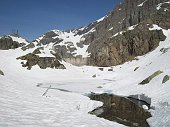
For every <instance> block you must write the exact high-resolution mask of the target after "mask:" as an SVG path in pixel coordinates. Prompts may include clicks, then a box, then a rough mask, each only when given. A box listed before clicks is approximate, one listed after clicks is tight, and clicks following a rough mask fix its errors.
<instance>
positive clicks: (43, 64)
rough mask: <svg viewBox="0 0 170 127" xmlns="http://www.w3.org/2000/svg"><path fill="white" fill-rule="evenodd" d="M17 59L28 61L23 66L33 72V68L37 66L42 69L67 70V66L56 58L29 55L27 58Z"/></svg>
mask: <svg viewBox="0 0 170 127" xmlns="http://www.w3.org/2000/svg"><path fill="white" fill-rule="evenodd" d="M17 59H20V60H26V61H27V62H26V63H23V62H22V66H23V67H27V69H28V70H31V68H32V66H35V65H38V66H39V67H40V68H41V69H46V68H55V69H65V66H64V65H63V64H61V63H60V62H59V61H58V60H57V59H56V58H55V57H39V56H38V55H35V54H33V53H29V54H27V55H25V56H21V57H18V58H17Z"/></svg>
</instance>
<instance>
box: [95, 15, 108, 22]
mask: <svg viewBox="0 0 170 127" xmlns="http://www.w3.org/2000/svg"><path fill="white" fill-rule="evenodd" d="M105 17H106V16H104V17H102V18H100V19H98V20H97V22H101V21H103V20H104V19H105Z"/></svg>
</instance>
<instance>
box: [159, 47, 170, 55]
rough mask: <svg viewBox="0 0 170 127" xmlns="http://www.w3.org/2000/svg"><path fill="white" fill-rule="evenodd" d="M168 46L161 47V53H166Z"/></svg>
mask: <svg viewBox="0 0 170 127" xmlns="http://www.w3.org/2000/svg"><path fill="white" fill-rule="evenodd" d="M169 49H170V48H161V49H160V51H161V52H162V54H164V53H166V52H167V51H168V50H169Z"/></svg>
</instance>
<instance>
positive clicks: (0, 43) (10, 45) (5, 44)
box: [0, 36, 22, 50]
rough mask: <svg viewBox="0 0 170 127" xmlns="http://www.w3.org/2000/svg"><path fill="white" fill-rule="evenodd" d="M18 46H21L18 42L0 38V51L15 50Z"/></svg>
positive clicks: (5, 37) (7, 37) (8, 38)
mask: <svg viewBox="0 0 170 127" xmlns="http://www.w3.org/2000/svg"><path fill="white" fill-rule="evenodd" d="M20 46H22V45H21V44H20V43H19V42H16V41H13V40H12V38H11V37H9V36H4V37H2V38H0V50H8V49H15V48H18V47H20Z"/></svg>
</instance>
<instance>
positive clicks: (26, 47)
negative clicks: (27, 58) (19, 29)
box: [21, 43, 35, 51]
mask: <svg viewBox="0 0 170 127" xmlns="http://www.w3.org/2000/svg"><path fill="white" fill-rule="evenodd" d="M34 47H35V45H34V43H30V44H28V45H26V46H23V47H22V48H21V49H22V50H23V51H25V50H27V49H31V48H34Z"/></svg>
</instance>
